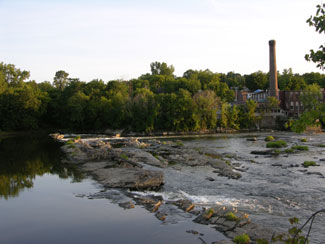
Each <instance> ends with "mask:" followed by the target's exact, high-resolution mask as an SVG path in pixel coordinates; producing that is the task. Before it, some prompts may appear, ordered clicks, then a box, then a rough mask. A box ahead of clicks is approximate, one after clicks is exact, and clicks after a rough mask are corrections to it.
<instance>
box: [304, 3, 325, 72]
mask: <svg viewBox="0 0 325 244" xmlns="http://www.w3.org/2000/svg"><path fill="white" fill-rule="evenodd" d="M316 8H317V11H316V15H315V16H310V17H309V19H307V21H306V22H307V23H308V24H309V26H314V27H315V29H316V32H319V34H322V33H325V3H324V4H322V5H317V6H316ZM305 59H306V60H307V61H312V62H314V63H316V67H317V68H320V69H321V70H325V44H323V45H320V47H319V50H317V51H314V50H310V53H309V54H306V55H305Z"/></svg>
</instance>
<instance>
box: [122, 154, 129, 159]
mask: <svg viewBox="0 0 325 244" xmlns="http://www.w3.org/2000/svg"><path fill="white" fill-rule="evenodd" d="M120 157H121V158H123V159H125V160H127V159H129V157H128V155H126V154H124V153H122V154H121V155H120Z"/></svg>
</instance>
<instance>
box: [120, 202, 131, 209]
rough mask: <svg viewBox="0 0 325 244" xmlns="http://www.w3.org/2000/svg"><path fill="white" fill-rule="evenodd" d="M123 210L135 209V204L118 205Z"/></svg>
mask: <svg viewBox="0 0 325 244" xmlns="http://www.w3.org/2000/svg"><path fill="white" fill-rule="evenodd" d="M118 205H119V206H120V207H121V208H124V209H131V208H134V204H133V203H132V202H131V201H129V202H124V203H119V204H118Z"/></svg>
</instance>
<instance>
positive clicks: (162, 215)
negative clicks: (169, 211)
mask: <svg viewBox="0 0 325 244" xmlns="http://www.w3.org/2000/svg"><path fill="white" fill-rule="evenodd" d="M155 216H156V218H157V219H159V220H160V221H165V220H166V217H167V215H166V214H165V213H162V212H156V213H155Z"/></svg>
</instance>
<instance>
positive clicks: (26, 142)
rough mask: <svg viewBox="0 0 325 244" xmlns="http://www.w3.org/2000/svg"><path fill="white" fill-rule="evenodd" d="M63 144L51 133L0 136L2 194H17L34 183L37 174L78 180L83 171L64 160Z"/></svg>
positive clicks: (0, 190)
mask: <svg viewBox="0 0 325 244" xmlns="http://www.w3.org/2000/svg"><path fill="white" fill-rule="evenodd" d="M59 147H60V144H58V143H56V142H54V141H53V140H52V139H51V138H50V137H49V136H45V135H40V134H35V135H29V136H18V137H17V136H16V137H9V138H3V139H0V198H4V199H8V198H10V197H17V196H18V195H19V193H20V192H21V191H23V190H24V189H26V188H32V187H33V181H34V179H35V177H36V176H42V175H44V174H54V175H58V176H59V177H60V178H63V179H67V178H69V177H71V178H72V181H74V182H79V181H81V180H82V179H83V175H82V174H81V173H79V172H78V171H77V170H76V169H74V168H73V167H71V166H67V165H64V164H62V163H61V159H62V158H63V157H64V155H63V154H62V152H61V150H60V148H59Z"/></svg>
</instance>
